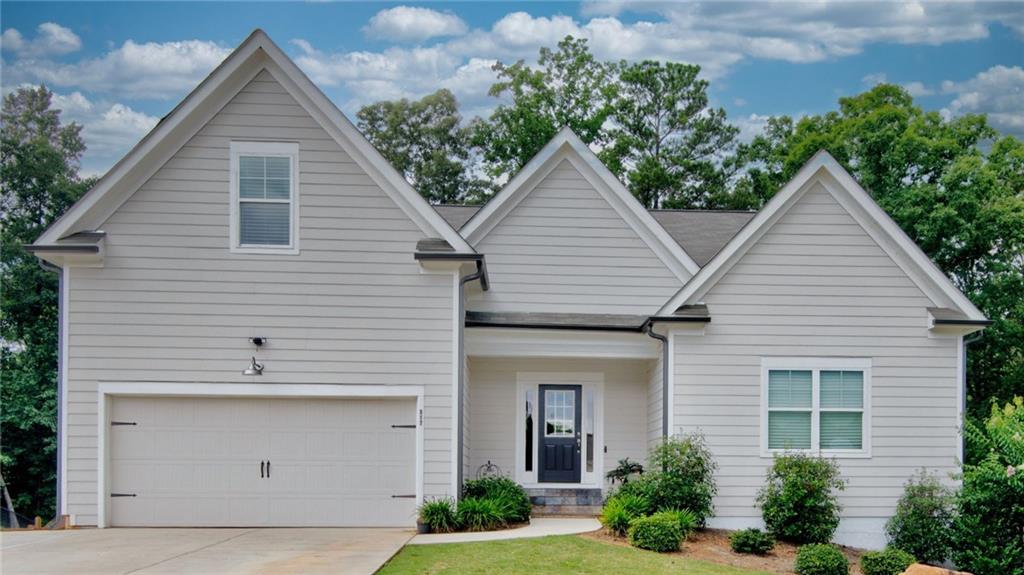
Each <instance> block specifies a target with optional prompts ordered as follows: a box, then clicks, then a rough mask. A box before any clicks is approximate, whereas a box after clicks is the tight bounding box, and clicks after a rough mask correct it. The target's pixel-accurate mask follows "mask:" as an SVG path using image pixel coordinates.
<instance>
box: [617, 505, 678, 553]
mask: <svg viewBox="0 0 1024 575" xmlns="http://www.w3.org/2000/svg"><path fill="white" fill-rule="evenodd" d="M682 542H683V530H682V528H681V527H680V526H679V517H678V516H677V515H676V514H675V513H672V512H669V511H662V512H658V513H655V514H654V515H650V516H648V517H637V518H636V519H634V520H633V521H631V522H630V523H629V543H630V545H632V546H634V547H639V548H640V549H649V550H651V551H657V552H659V553H666V552H668V551H678V550H679V544H680V543H682Z"/></svg>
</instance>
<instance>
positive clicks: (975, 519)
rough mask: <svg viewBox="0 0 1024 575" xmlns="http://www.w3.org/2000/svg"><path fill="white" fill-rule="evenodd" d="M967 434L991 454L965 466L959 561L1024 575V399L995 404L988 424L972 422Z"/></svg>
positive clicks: (956, 531) (957, 533) (982, 570)
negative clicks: (1001, 405)
mask: <svg viewBox="0 0 1024 575" xmlns="http://www.w3.org/2000/svg"><path fill="white" fill-rule="evenodd" d="M965 436H966V438H967V440H968V443H969V444H973V445H976V446H977V445H979V444H980V445H982V446H983V447H984V449H987V454H986V455H985V457H984V459H982V460H981V461H980V462H977V463H976V464H972V465H965V466H964V475H963V485H962V486H961V487H960V492H959V494H958V495H957V498H956V509H957V513H956V518H955V519H954V521H953V540H952V550H953V553H952V555H953V557H952V559H953V562H954V563H956V565H957V567H959V568H960V569H963V570H967V571H970V572H971V573H974V574H975V575H995V574H997V573H998V574H1000V575H1003V574H1006V575H1024V398H1020V397H1016V398H1014V400H1013V401H1012V402H1010V403H1007V404H1006V406H1005V407H1003V408H1002V409H1000V408H998V407H997V406H993V407H992V412H991V414H990V415H989V417H988V418H987V419H986V420H985V422H984V425H983V426H978V425H975V424H974V423H973V422H971V421H968V422H967V426H966V429H965ZM975 451H978V452H981V451H982V448H979V447H975Z"/></svg>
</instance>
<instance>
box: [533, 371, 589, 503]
mask: <svg viewBox="0 0 1024 575" xmlns="http://www.w3.org/2000/svg"><path fill="white" fill-rule="evenodd" d="M582 390H583V388H582V387H581V386H579V385H542V386H540V390H539V391H540V413H541V416H542V417H543V422H542V424H541V426H540V430H539V432H540V433H539V435H540V441H539V442H538V443H539V444H540V481H542V482H547V483H579V482H580V431H581V430H580V419H581V417H580V416H581V414H582V411H583V410H582V406H581V405H580V404H581V403H582V402H581V401H580V399H581V396H582V395H583V392H582Z"/></svg>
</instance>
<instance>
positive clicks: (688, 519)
mask: <svg viewBox="0 0 1024 575" xmlns="http://www.w3.org/2000/svg"><path fill="white" fill-rule="evenodd" d="M661 513H664V514H666V515H671V516H673V517H675V518H676V521H677V522H678V523H679V530H680V531H681V532H682V534H683V539H686V538H687V537H688V536H689V535H690V533H693V530H694V529H696V528H697V514H696V513H694V512H693V511H690V510H689V509H669V510H666V511H661Z"/></svg>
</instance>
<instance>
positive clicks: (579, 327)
mask: <svg viewBox="0 0 1024 575" xmlns="http://www.w3.org/2000/svg"><path fill="white" fill-rule="evenodd" d="M710 322H711V318H710V317H707V316H705V317H671V316H651V317H649V318H647V319H646V320H644V322H643V323H641V324H640V325H622V324H582V323H575V324H557V323H516V322H507V321H488V320H482V319H467V320H465V325H466V327H501V328H511V329H556V330H565V331H617V332H629V333H648V327H649V326H651V325H653V324H655V323H710Z"/></svg>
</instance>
